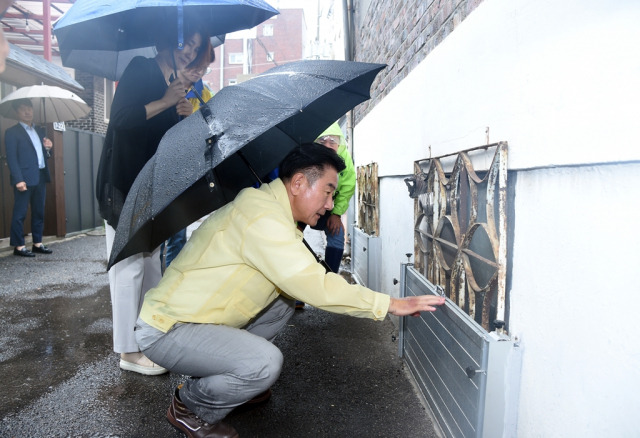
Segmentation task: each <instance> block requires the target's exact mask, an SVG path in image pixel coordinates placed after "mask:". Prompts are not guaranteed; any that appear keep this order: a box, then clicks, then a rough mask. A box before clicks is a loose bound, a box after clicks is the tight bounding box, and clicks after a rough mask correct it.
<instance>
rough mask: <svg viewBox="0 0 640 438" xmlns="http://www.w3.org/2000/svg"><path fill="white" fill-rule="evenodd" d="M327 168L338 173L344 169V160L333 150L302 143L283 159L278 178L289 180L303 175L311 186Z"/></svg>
mask: <svg viewBox="0 0 640 438" xmlns="http://www.w3.org/2000/svg"><path fill="white" fill-rule="evenodd" d="M327 167H332V168H334V169H335V170H336V172H338V173H340V172H342V171H343V170H344V169H345V167H346V166H345V164H344V160H343V159H342V158H341V157H340V156H339V155H338V154H337V153H336V152H335V151H334V150H333V149H330V148H328V147H326V146H323V145H319V144H317V143H304V144H302V145H300V146H297V147H296V148H295V149H293V150H292V151H291V152H289V155H287V156H286V157H285V159H284V160H283V161H282V164H281V165H280V178H281V179H282V180H283V181H287V180H290V179H291V177H292V176H293V175H295V174H296V173H298V172H302V173H304V175H305V176H306V177H307V180H309V184H311V185H313V184H314V183H315V182H316V181H317V180H318V178H320V177H321V176H322V175H323V174H324V172H325V169H326V168H327Z"/></svg>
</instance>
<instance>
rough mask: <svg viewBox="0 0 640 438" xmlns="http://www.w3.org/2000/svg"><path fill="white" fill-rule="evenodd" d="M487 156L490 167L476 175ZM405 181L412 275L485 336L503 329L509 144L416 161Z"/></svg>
mask: <svg viewBox="0 0 640 438" xmlns="http://www.w3.org/2000/svg"><path fill="white" fill-rule="evenodd" d="M491 153H493V159H492V162H491V165H490V166H489V167H488V168H487V169H486V170H483V171H476V170H474V165H473V162H474V160H476V161H477V162H480V161H482V159H483V158H484V159H486V158H487V156H489V157H490V154H491ZM447 167H450V170H449V171H447ZM405 182H406V183H407V186H408V188H409V195H410V196H411V197H412V198H414V199H415V251H414V252H415V268H416V270H418V271H419V272H420V273H421V274H422V275H424V276H425V277H426V278H427V279H428V280H429V281H430V282H431V283H433V284H434V285H436V286H440V287H441V288H442V290H443V291H444V293H445V295H446V296H447V297H448V298H449V299H451V300H452V301H453V302H454V303H456V304H457V305H458V306H459V307H460V308H461V309H462V310H463V311H464V312H465V313H467V314H468V315H469V316H470V317H471V318H473V319H474V320H475V321H476V322H477V323H478V324H480V325H482V327H483V328H485V329H486V330H487V331H492V330H493V329H495V328H502V327H503V325H504V323H505V299H506V296H505V293H506V292H505V289H506V278H505V276H506V255H507V254H506V252H507V242H506V237H507V232H506V229H507V217H506V198H507V195H506V190H507V143H506V142H501V143H495V144H491V145H485V146H481V147H477V148H472V149H467V150H465V151H461V152H458V153H457V154H451V155H444V156H441V157H437V158H429V159H424V160H419V161H416V162H415V175H414V176H413V177H411V178H407V179H406V180H405Z"/></svg>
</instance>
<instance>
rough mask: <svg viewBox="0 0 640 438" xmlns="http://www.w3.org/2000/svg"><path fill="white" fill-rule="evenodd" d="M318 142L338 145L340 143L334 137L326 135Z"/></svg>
mask: <svg viewBox="0 0 640 438" xmlns="http://www.w3.org/2000/svg"><path fill="white" fill-rule="evenodd" d="M316 141H317V142H318V143H323V142H325V141H328V142H330V143H334V144H338V142H337V141H336V140H335V139H334V138H333V137H331V136H330V135H325V136H324V137H318V139H317V140H316Z"/></svg>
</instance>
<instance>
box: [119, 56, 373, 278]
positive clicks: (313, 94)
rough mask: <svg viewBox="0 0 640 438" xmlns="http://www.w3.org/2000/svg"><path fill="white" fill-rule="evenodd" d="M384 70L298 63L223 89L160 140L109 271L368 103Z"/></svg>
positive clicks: (136, 186)
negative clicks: (370, 94) (375, 79)
mask: <svg viewBox="0 0 640 438" xmlns="http://www.w3.org/2000/svg"><path fill="white" fill-rule="evenodd" d="M384 67H385V65H382V64H367V63H359V62H347V61H298V62H293V63H290V64H285V65H281V66H278V67H275V68H273V69H271V70H269V71H267V72H265V73H263V74H262V75H259V76H257V77H255V78H253V79H251V80H249V81H246V82H243V83H241V84H239V85H235V86H231V87H225V88H223V89H222V90H221V91H220V92H219V93H218V94H216V95H215V96H214V97H213V98H212V99H211V100H209V102H207V104H206V105H205V106H203V107H201V110H200V111H198V112H196V113H194V114H192V115H191V116H189V117H187V118H186V119H185V120H183V121H181V122H180V123H178V124H177V125H175V126H174V127H173V128H171V129H170V130H169V131H168V132H167V133H166V134H165V136H164V137H163V138H162V140H161V142H160V145H159V146H158V150H157V152H156V154H155V155H154V156H153V157H152V158H151V159H150V160H149V162H148V163H147V164H146V165H145V167H144V168H143V169H142V171H141V172H140V174H139V175H138V177H137V178H136V180H135V182H134V183H133V186H132V187H131V190H130V191H129V195H128V196H127V199H126V201H125V204H124V207H123V210H122V213H121V215H120V220H119V223H118V228H117V231H116V236H115V239H114V243H113V248H112V251H111V257H110V260H109V267H111V266H112V265H113V264H115V263H117V262H118V261H120V260H123V259H124V258H126V257H129V256H131V255H133V254H136V253H139V252H144V251H151V250H153V249H154V248H156V247H157V246H159V245H160V243H162V242H163V241H164V240H166V239H167V238H168V237H169V236H171V235H172V234H174V233H175V232H176V231H178V230H180V229H182V228H184V227H186V226H187V225H189V224H190V223H192V222H194V221H195V220H197V219H199V218H201V217H202V216H204V215H206V214H208V213H210V212H212V211H214V210H216V209H217V208H220V207H221V206H223V205H225V204H226V203H228V202H229V201H231V200H233V199H234V198H235V196H236V195H237V194H238V192H239V191H240V190H242V189H243V188H245V187H249V186H251V185H253V184H255V183H257V182H259V181H260V180H261V179H262V178H263V177H264V176H265V175H267V174H268V173H269V172H270V171H272V170H273V169H274V168H276V167H278V166H279V164H280V162H281V161H282V159H283V158H284V157H285V156H286V155H287V154H288V153H289V152H290V151H291V150H292V149H293V148H294V147H295V146H296V145H299V144H302V143H305V142H312V141H314V140H315V139H316V137H317V136H318V135H319V134H320V133H321V132H322V131H323V130H324V129H325V128H326V127H327V126H329V125H330V124H331V123H333V122H334V121H335V120H337V119H338V118H340V117H341V116H342V115H344V114H345V113H346V112H347V111H349V110H350V109H352V108H353V107H355V106H356V105H358V104H359V103H361V102H363V101H365V100H367V99H369V97H370V96H369V89H370V87H371V84H372V82H373V80H374V78H375V77H376V75H377V74H378V73H379V72H380V70H382V69H383V68H384Z"/></svg>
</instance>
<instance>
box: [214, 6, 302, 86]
mask: <svg viewBox="0 0 640 438" xmlns="http://www.w3.org/2000/svg"><path fill="white" fill-rule="evenodd" d="M305 41H307V27H306V24H305V17H304V12H303V10H302V9H281V10H280V14H279V15H276V16H274V17H272V18H271V19H269V20H267V21H265V22H263V23H261V24H259V25H258V26H256V27H255V28H253V29H251V30H247V31H243V32H236V33H234V34H229V35H227V36H226V39H225V43H224V44H223V45H221V46H219V47H216V49H215V51H216V60H215V62H214V63H212V64H211V66H210V71H209V73H207V74H206V75H205V76H204V78H203V79H204V81H205V82H206V84H207V85H208V86H209V87H210V88H211V90H213V91H214V92H217V91H219V90H220V89H221V88H222V87H225V86H227V85H234V84H237V83H239V82H242V81H244V80H246V79H248V78H250V77H253V76H256V75H258V74H260V73H263V72H265V71H267V70H269V69H270V68H272V67H275V66H277V65H280V64H286V63H288V62H292V61H298V60H300V59H304V57H305V53H304V51H305V49H306V44H305V43H304V42H305Z"/></svg>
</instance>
